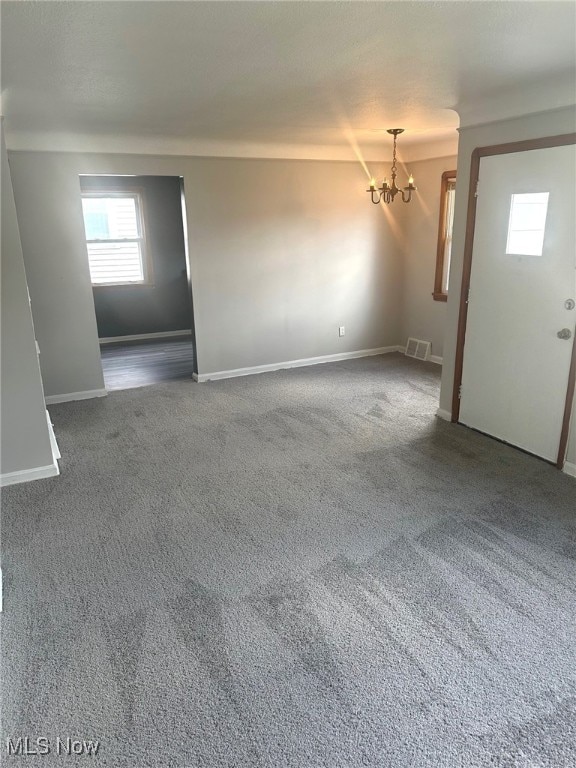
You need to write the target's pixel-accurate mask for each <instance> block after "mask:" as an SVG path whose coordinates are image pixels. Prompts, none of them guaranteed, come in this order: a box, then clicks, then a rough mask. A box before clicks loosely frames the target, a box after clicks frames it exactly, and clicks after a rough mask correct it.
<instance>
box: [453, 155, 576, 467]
mask: <svg viewBox="0 0 576 768" xmlns="http://www.w3.org/2000/svg"><path fill="white" fill-rule="evenodd" d="M575 198H576V147H575V146H574V145H569V146H565V147H552V148H549V149H538V150H532V151H529V152H518V153H513V154H505V155H498V156H491V157H483V158H482V159H481V161H480V177H479V185H478V200H477V210H476V226H475V234H474V246H473V254H472V272H471V277H470V294H469V299H468V320H467V325H466V339H465V344H464V363H463V371H462V389H461V396H460V422H461V423H463V424H466V425H468V426H470V427H473V428H475V429H478V430H480V431H481V432H485V433H487V434H489V435H492V436H494V437H497V438H499V439H501V440H505V441H506V442H508V443H511V444H512V445H515V446H518V447H519V448H523V449H524V450H526V451H529V452H530V453H533V454H535V455H537V456H541V457H542V458H544V459H547V460H549V461H554V462H555V461H556V459H557V456H558V445H559V441H560V431H561V426H562V417H563V414H564V404H565V399H566V390H567V385H568V372H569V368H570V359H571V353H572V335H573V334H574V332H575V318H576V311H575V310H574V309H573V308H570V307H571V301H574V300H576V236H575V233H576V225H575V219H576V213H575V212H576V199H575ZM542 230H543V232H542ZM563 329H564V330H563ZM566 329H567V330H566ZM558 332H561V336H565V337H566V338H559V337H558Z"/></svg>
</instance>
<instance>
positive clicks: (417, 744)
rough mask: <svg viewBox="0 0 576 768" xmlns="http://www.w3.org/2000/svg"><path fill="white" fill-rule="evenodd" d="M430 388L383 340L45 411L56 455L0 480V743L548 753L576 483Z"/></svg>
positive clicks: (291, 756)
mask: <svg viewBox="0 0 576 768" xmlns="http://www.w3.org/2000/svg"><path fill="white" fill-rule="evenodd" d="M438 385H439V368H438V367H436V366H434V365H432V364H423V363H418V362H416V361H411V360H408V359H406V358H404V357H401V356H400V355H388V356H384V357H374V358H367V359H364V360H350V361H347V362H341V363H336V364H328V365H319V366H316V367H311V368H300V369H295V370H290V371H280V372H277V373H272V374H264V375H260V376H251V377H246V378H239V379H234V380H228V381H221V382H212V383H208V384H200V385H198V384H194V383H192V382H188V381H177V382H170V383H166V384H160V385H156V386H152V387H146V388H142V389H133V390H127V391H123V392H113V393H112V394H110V395H109V396H108V398H104V399H98V400H92V401H84V402H77V403H68V404H63V405H58V406H54V407H51V409H50V412H51V414H52V417H53V421H54V422H55V426H56V434H57V437H58V440H59V444H60V448H61V451H62V461H61V469H62V475H61V476H60V477H58V478H54V479H50V480H44V481H39V482H36V483H30V484H28V485H24V486H15V487H12V488H8V489H6V490H5V491H4V493H3V526H2V540H3V546H4V578H5V606H4V608H5V613H4V615H3V618H2V624H3V626H2V654H3V664H2V675H3V681H2V684H3V742H2V758H3V759H2V764H3V765H15V766H28V765H34V766H40V765H41V766H64V765H66V766H86V765H89V764H90V765H99V766H110V767H112V768H125V767H130V768H148V767H149V766H153V767H154V768H193V767H202V768H224V767H226V768H320V767H321V766H322V767H324V766H325V767H326V768H365V766H371V767H372V768H376V767H378V768H410V767H412V766H414V767H415V768H428V767H430V768H456V766H461V767H462V768H474V767H476V766H506V768H511V767H512V766H516V767H518V766H520V767H522V768H528V767H529V766H530V767H532V768H535V767H536V766H538V767H540V768H542V767H544V766H546V767H548V766H550V767H553V768H563V767H566V768H568V766H570V767H571V768H572V767H573V766H575V765H576V620H575V619H576V567H575V566H576V563H575V558H576V483H575V481H574V480H573V479H571V478H569V477H567V476H565V475H563V474H561V473H559V472H558V471H556V470H555V469H554V468H552V467H551V466H549V465H547V464H545V463H543V462H541V461H539V460H537V459H535V458H532V457H530V456H527V455H525V454H523V453H521V452H518V451H515V450H513V449H512V448H509V447H507V446H505V445H502V444H500V443H498V442H496V441H493V440H491V439H489V438H487V437H484V436H482V435H480V434H477V433H475V432H472V431H469V430H467V429H465V428H463V427H458V426H454V425H451V424H447V423H445V422H442V421H439V420H438V419H436V418H435V417H434V413H435V409H436V406H437V396H438ZM19 736H21V737H26V736H28V737H30V739H31V741H30V742H29V745H30V747H34V741H33V740H34V739H36V738H37V737H41V736H42V737H46V738H47V739H50V742H49V743H48V748H49V749H50V753H49V754H47V755H46V756H43V757H39V756H30V757H23V756H12V757H10V756H8V755H7V748H8V745H7V743H6V738H10V739H12V740H13V742H15V741H16V739H17V737H19ZM58 737H60V739H61V740H62V742H61V743H60V747H59V748H60V751H61V752H62V748H64V749H65V748H66V744H67V742H66V739H67V738H71V739H74V740H79V741H80V746H77V747H76V749H80V748H81V749H82V750H83V749H84V747H83V745H82V743H81V740H89V739H93V740H99V741H100V747H99V751H98V755H97V756H96V757H87V756H85V755H83V756H78V757H74V756H65V754H60V755H59V754H57V749H58V746H59V745H58V742H57V738H58Z"/></svg>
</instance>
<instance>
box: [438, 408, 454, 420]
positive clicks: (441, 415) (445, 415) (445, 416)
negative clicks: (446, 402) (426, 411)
mask: <svg viewBox="0 0 576 768" xmlns="http://www.w3.org/2000/svg"><path fill="white" fill-rule="evenodd" d="M436 416H438V418H439V419H444V421H452V414H451V413H450V411H445V410H444V408H438V410H437V411H436Z"/></svg>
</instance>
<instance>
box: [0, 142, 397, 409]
mask: <svg viewBox="0 0 576 768" xmlns="http://www.w3.org/2000/svg"><path fill="white" fill-rule="evenodd" d="M10 160H11V164H12V167H13V181H14V190H15V195H16V204H17V207H18V211H19V216H20V220H21V222H22V227H23V229H22V244H23V248H24V255H25V260H26V266H27V270H28V280H29V285H30V292H31V295H32V300H33V301H32V304H33V311H34V316H35V320H36V323H37V326H38V329H39V330H38V333H39V337H40V335H41V338H39V341H40V345H41V348H42V358H41V364H42V371H43V376H44V383H45V389H46V392H47V394H60V393H66V392H72V391H80V390H93V389H98V388H99V387H101V386H102V373H101V366H100V358H99V350H98V343H97V331H96V322H95V315H94V305H93V301H92V289H91V286H90V278H89V272H88V260H87V255H86V245H85V241H84V229H83V222H82V212H81V205H80V185H79V178H78V177H79V174H102V173H104V174H123V173H124V174H135V175H163V176H182V177H183V178H184V188H185V194H186V208H187V233H188V246H189V249H190V266H191V281H192V290H193V298H194V317H195V324H196V341H197V359H198V370H199V373H201V374H202V373H211V372H215V371H222V370H229V369H235V368H242V367H248V366H256V365H262V364H269V363H276V362H282V361H286V360H294V359H300V358H308V357H315V356H319V355H329V354H334V353H340V352H353V351H356V350H362V349H372V348H377V347H382V346H388V345H395V344H397V343H398V339H399V333H400V301H401V296H400V292H399V290H398V286H399V282H400V280H401V258H400V252H399V248H398V243H397V241H396V238H395V236H394V233H393V232H392V230H391V226H390V224H389V221H388V218H387V216H386V215H385V212H384V211H383V210H382V209H381V208H380V207H378V206H373V205H371V204H370V203H369V201H368V199H367V194H366V192H365V191H364V190H365V189H366V185H367V184H366V182H367V180H366V176H365V174H364V172H363V170H362V168H361V167H360V165H357V164H355V163H347V162H340V163H339V162H320V161H318V162H316V161H283V160H235V159H214V158H191V157H149V156H145V157H141V156H126V155H80V154H72V153H50V152H12V153H10ZM339 325H345V326H346V336H345V337H344V338H339V337H338V326H339Z"/></svg>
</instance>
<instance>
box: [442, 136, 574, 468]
mask: <svg viewBox="0 0 576 768" xmlns="http://www.w3.org/2000/svg"><path fill="white" fill-rule="evenodd" d="M569 144H576V133H565V134H562V135H560V136H544V137H542V138H539V139H528V140H526V141H513V142H510V143H508V144H494V145H492V146H489V147H476V149H475V150H474V151H473V152H472V156H471V160H470V183H469V186H468V209H467V212H466V235H465V240H464V260H463V264H462V282H461V287H460V307H459V312H458V330H457V336H456V357H455V361H454V389H453V391H452V421H453V422H457V421H458V420H459V418H460V386H461V384H462V369H463V366H464V343H465V340H466V323H467V320H468V291H469V290H470V275H471V272H472V251H473V247H474V233H475V228H476V187H477V185H478V176H479V172H480V160H481V159H482V158H483V157H490V156H492V155H507V154H512V153H515V152H529V151H531V150H533V149H549V148H551V147H564V146H567V145H569ZM575 376H576V338H575V343H574V346H573V348H572V360H571V363H570V377H569V380H568V392H567V394H566V405H565V408H564V419H563V422H562V431H561V436H560V446H559V452H558V466H560V463H561V462H562V465H563V463H564V455H561V452H562V451H564V453H565V451H566V445H567V443H568V429H569V424H570V416H571V412H572V399H573V396H574V386H575ZM570 390H572V397H571V398H570V397H568V395H569V394H570ZM562 441H564V446H563V442H562Z"/></svg>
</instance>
